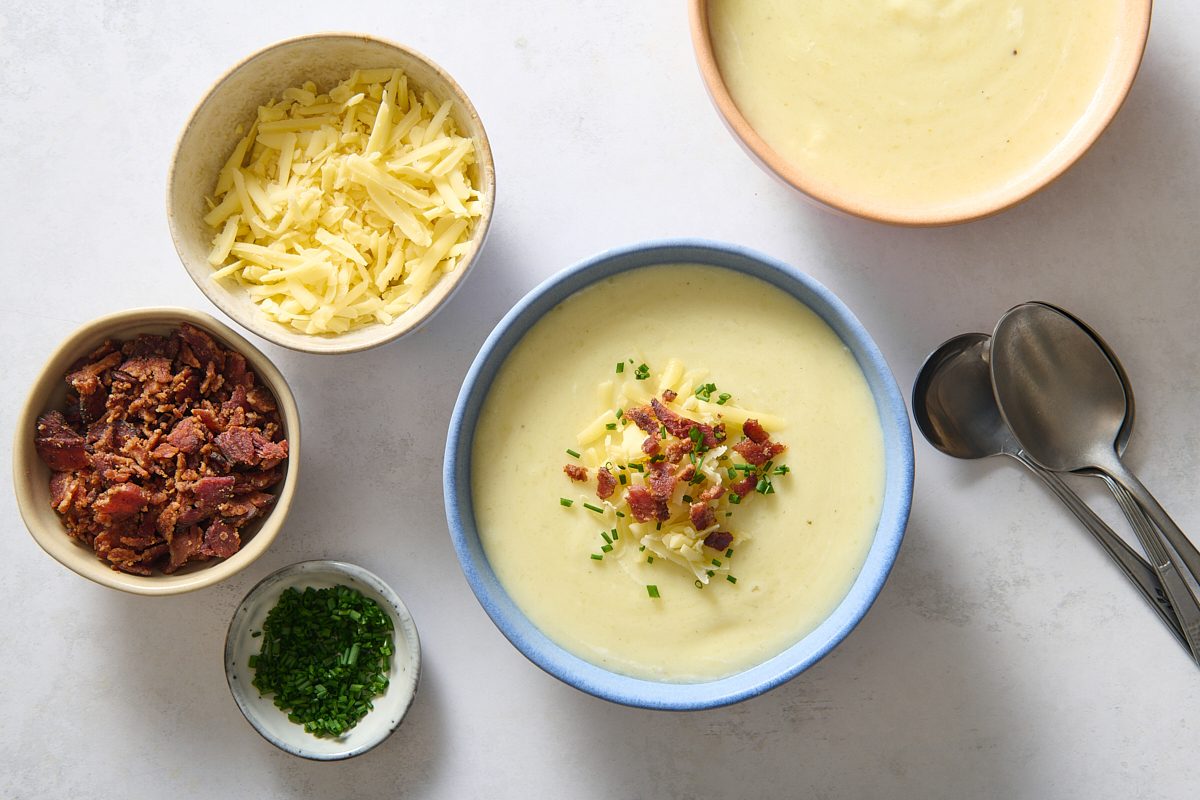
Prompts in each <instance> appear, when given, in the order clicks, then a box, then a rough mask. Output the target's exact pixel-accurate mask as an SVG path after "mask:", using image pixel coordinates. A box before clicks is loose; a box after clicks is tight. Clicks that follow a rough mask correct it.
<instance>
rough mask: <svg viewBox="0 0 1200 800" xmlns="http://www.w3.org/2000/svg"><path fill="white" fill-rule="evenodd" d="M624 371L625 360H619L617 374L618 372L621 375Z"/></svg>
mask: <svg viewBox="0 0 1200 800" xmlns="http://www.w3.org/2000/svg"><path fill="white" fill-rule="evenodd" d="M624 371H625V362H624V361H618V362H617V374H618V375H620V374H621V373H622V372H624Z"/></svg>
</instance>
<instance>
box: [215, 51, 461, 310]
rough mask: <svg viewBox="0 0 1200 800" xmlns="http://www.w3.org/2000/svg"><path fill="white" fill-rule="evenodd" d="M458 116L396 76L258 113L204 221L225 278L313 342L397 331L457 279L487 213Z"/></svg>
mask: <svg viewBox="0 0 1200 800" xmlns="http://www.w3.org/2000/svg"><path fill="white" fill-rule="evenodd" d="M451 110H452V105H451V101H449V100H447V101H444V102H439V101H438V100H436V99H435V98H434V97H433V96H432V95H431V94H429V93H428V92H424V93H422V94H421V96H420V97H418V95H417V93H416V91H414V90H413V89H412V88H411V87H410V86H409V85H408V79H407V77H406V76H405V75H404V73H403V72H402V71H400V70H398V69H371V70H358V71H356V72H355V73H354V74H353V75H351V76H350V78H349V79H348V80H346V81H343V82H342V83H340V84H338V85H337V86H335V87H334V88H333V89H331V90H330V91H329V92H328V93H327V94H322V93H319V91H318V89H317V86H316V85H315V84H313V83H312V82H311V81H310V82H307V83H305V84H304V85H303V86H300V87H297V88H292V89H288V90H286V91H284V92H283V95H282V97H281V98H280V99H278V100H274V101H272V102H270V103H268V104H267V105H264V106H261V107H259V109H258V115H257V117H256V119H255V121H254V123H253V124H252V125H251V126H250V129H249V132H248V133H247V134H246V135H245V137H244V138H243V139H242V140H241V141H240V142H239V143H238V144H237V146H236V147H235V148H234V150H233V152H232V153H231V154H230V156H229V159H228V161H227V162H226V163H225V166H224V167H223V168H222V169H221V172H220V174H219V175H218V176H217V183H216V187H215V190H214V193H213V195H214V196H213V198H212V199H211V200H210V201H209V209H210V210H209V212H208V214H207V215H206V216H205V218H204V221H205V222H206V223H207V224H208V225H209V226H211V227H212V228H213V229H214V230H216V231H217V233H216V235H215V236H214V237H213V246H212V251H211V252H210V254H209V257H208V260H209V263H210V264H212V265H213V267H214V268H216V271H215V272H214V273H213V278H214V279H215V280H233V281H236V282H237V283H238V284H240V285H241V286H243V287H244V288H245V289H246V291H247V292H249V294H250V296H251V298H252V299H253V300H254V302H255V303H256V304H257V305H258V307H259V308H260V309H261V310H262V311H263V313H265V314H266V315H267V316H268V317H270V318H271V319H274V320H275V321H277V322H280V323H283V324H285V325H289V326H291V327H292V328H294V329H295V330H297V331H300V332H302V333H307V334H338V333H344V332H346V331H349V330H353V329H355V328H358V327H361V326H363V325H368V324H372V323H382V324H388V323H390V322H392V320H394V319H395V318H396V317H398V316H399V315H400V314H402V313H404V311H405V310H407V309H409V308H411V307H412V306H413V305H415V304H416V303H417V302H418V301H419V300H420V299H421V298H422V297H424V296H425V294H426V293H427V292H428V291H429V289H430V288H431V287H432V286H433V285H434V284H435V283H437V281H438V279H439V278H440V277H441V276H443V275H445V274H447V273H450V272H452V271H453V270H454V269H455V268H456V267H458V265H459V260H460V258H461V257H462V256H463V254H464V253H465V252H466V251H467V248H468V247H469V243H470V239H471V235H472V233H473V231H474V227H475V221H476V220H477V219H478V217H479V216H480V214H481V212H482V209H483V203H482V201H481V200H480V197H479V186H478V181H477V179H476V178H475V177H474V176H475V174H476V170H475V169H474V166H475V156H476V154H475V145H474V143H473V142H472V141H471V139H470V138H468V137H465V136H463V135H460V134H459V132H458V131H457V128H456V126H455V123H454V118H453V116H452V115H451V113H450V112H451Z"/></svg>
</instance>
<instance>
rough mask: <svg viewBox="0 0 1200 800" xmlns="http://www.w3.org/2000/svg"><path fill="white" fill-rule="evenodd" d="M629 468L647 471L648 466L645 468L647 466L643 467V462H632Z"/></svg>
mask: <svg viewBox="0 0 1200 800" xmlns="http://www.w3.org/2000/svg"><path fill="white" fill-rule="evenodd" d="M629 468H630V469H636V470H637V471H638V472H645V471H646V468H645V467H643V466H642V465H641V464H630V465H629Z"/></svg>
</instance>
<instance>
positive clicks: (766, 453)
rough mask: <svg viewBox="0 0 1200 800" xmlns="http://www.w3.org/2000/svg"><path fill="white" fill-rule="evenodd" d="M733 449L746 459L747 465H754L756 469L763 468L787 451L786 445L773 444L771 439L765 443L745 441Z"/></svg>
mask: <svg viewBox="0 0 1200 800" xmlns="http://www.w3.org/2000/svg"><path fill="white" fill-rule="evenodd" d="M733 449H734V450H736V451H737V452H738V454H739V455H740V456H741V457H742V458H744V459H746V463H748V464H753V465H754V466H756V467H761V466H762V465H763V464H765V463H767V462H768V461H770V460H771V459H773V458H774V457H775V456H777V455H779V454H780V453H782V452H783V451H784V450H785V449H787V448H786V447H785V446H784V445H782V444H779V443H778V442H772V441H771V440H770V439H768V440H766V441H764V442H756V441H754V440H752V439H743V440H742V441H740V442H738V443H737V444H735V445H734V446H733Z"/></svg>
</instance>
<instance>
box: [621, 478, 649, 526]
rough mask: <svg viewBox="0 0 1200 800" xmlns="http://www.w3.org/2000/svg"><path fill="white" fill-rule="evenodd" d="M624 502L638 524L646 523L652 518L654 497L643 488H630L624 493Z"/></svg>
mask: <svg viewBox="0 0 1200 800" xmlns="http://www.w3.org/2000/svg"><path fill="white" fill-rule="evenodd" d="M625 502H626V503H628V504H629V510H630V511H632V512H633V518H634V519H635V520H637V521H638V522H647V521H649V520H651V519H653V518H654V510H655V507H656V505H657V504H656V502H655V500H654V495H652V494H650V490H649V489H647V488H645V487H644V486H631V487H629V488H628V489H627V490H626V491H625Z"/></svg>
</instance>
